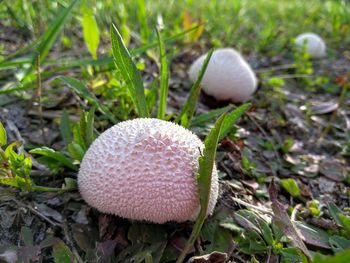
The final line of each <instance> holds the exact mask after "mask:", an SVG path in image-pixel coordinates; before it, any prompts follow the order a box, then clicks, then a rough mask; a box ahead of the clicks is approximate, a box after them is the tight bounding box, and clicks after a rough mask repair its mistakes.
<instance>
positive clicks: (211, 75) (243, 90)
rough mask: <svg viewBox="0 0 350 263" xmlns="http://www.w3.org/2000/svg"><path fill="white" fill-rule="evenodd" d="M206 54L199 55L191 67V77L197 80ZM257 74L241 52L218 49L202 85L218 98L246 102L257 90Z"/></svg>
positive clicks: (204, 89) (206, 90)
mask: <svg viewBox="0 0 350 263" xmlns="http://www.w3.org/2000/svg"><path fill="white" fill-rule="evenodd" d="M205 57H206V54H205V55H202V56H201V57H199V58H198V59H197V60H196V61H195V62H194V63H193V64H192V66H191V67H190V69H189V77H190V79H191V80H192V81H193V82H194V81H196V79H197V77H198V74H199V71H200V69H201V67H202V65H203V62H204V60H205ZM256 86H257V79H256V76H255V74H254V72H253V70H252V69H251V67H250V66H249V64H248V63H247V62H246V61H245V60H244V58H243V57H242V56H241V54H240V53H239V52H237V51H236V50H234V49H232V48H222V49H217V50H215V51H214V52H213V55H212V57H211V59H210V61H209V64H208V67H207V70H206V72H205V73H204V76H203V79H202V82H201V87H202V89H203V91H204V92H205V93H206V94H208V95H211V96H213V97H215V98H216V99H218V100H231V101H233V102H244V101H246V100H248V99H249V98H250V96H251V95H252V94H253V93H254V92H255V90H256Z"/></svg>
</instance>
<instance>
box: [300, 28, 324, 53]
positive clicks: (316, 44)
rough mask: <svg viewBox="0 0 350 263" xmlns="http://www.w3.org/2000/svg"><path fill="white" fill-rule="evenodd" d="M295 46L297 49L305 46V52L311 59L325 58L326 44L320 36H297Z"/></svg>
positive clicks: (307, 34)
mask: <svg viewBox="0 0 350 263" xmlns="http://www.w3.org/2000/svg"><path fill="white" fill-rule="evenodd" d="M295 44H296V46H297V47H298V48H299V49H301V48H302V47H303V46H304V45H306V51H307V53H309V54H310V56H311V57H312V58H323V57H325V56H326V44H325V43H324V41H323V39H322V38H321V37H320V36H318V35H316V34H314V33H304V34H301V35H299V36H297V38H296V39H295Z"/></svg>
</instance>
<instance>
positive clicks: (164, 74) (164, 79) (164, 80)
mask: <svg viewBox="0 0 350 263" xmlns="http://www.w3.org/2000/svg"><path fill="white" fill-rule="evenodd" d="M156 32H157V37H158V44H159V57H160V92H159V93H160V94H159V106H158V113H157V118H158V119H164V117H165V113H166V104H167V97H168V84H169V74H170V73H169V66H168V61H167V56H166V54H165V48H164V42H163V39H162V36H161V34H160V32H159V31H158V30H157V29H156Z"/></svg>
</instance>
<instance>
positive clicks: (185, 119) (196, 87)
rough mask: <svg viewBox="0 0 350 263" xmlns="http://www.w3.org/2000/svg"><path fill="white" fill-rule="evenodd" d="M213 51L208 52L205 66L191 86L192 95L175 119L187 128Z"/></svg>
mask: <svg viewBox="0 0 350 263" xmlns="http://www.w3.org/2000/svg"><path fill="white" fill-rule="evenodd" d="M213 52H214V49H212V50H210V51H209V52H208V55H207V57H206V58H205V60H204V63H203V66H202V68H201V70H200V72H199V75H198V78H197V80H196V82H195V83H194V84H193V86H192V88H191V91H190V95H189V96H188V98H187V100H186V102H185V105H184V106H183V107H182V109H181V112H180V114H179V116H178V117H177V118H176V119H175V122H177V123H179V122H180V123H181V125H182V126H183V127H185V128H187V127H188V126H189V124H190V123H191V119H192V117H193V115H194V112H195V110H196V106H197V100H198V96H199V92H200V89H201V87H200V83H201V81H202V79H203V76H204V73H205V71H206V70H207V67H208V64H209V61H210V58H211V56H212V54H213Z"/></svg>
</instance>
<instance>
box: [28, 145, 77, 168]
mask: <svg viewBox="0 0 350 263" xmlns="http://www.w3.org/2000/svg"><path fill="white" fill-rule="evenodd" d="M29 153H31V154H39V155H43V156H47V157H49V158H51V159H53V160H55V161H58V162H60V163H61V164H62V165H64V166H66V167H68V168H70V169H72V170H74V171H78V167H77V166H76V165H75V164H73V161H72V160H71V159H69V158H68V157H66V156H65V155H64V154H63V153H60V152H56V151H55V150H53V149H50V148H48V147H41V148H36V149H33V150H30V151H29Z"/></svg>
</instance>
